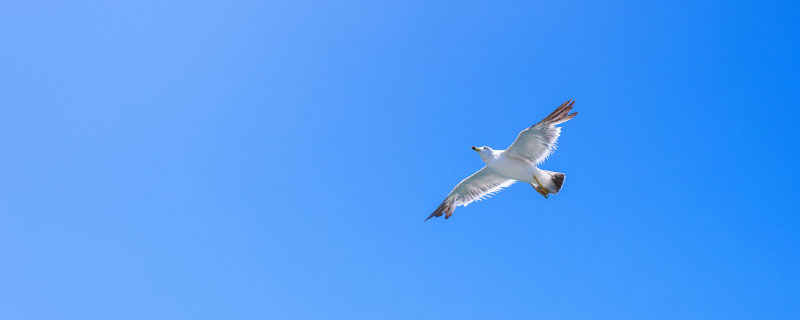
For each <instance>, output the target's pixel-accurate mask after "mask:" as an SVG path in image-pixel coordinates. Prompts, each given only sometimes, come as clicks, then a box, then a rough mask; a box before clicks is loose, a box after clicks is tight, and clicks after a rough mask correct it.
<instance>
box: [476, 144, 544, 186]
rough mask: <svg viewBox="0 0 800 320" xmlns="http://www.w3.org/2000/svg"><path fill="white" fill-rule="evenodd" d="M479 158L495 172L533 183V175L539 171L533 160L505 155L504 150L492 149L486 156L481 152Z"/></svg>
mask: <svg viewBox="0 0 800 320" xmlns="http://www.w3.org/2000/svg"><path fill="white" fill-rule="evenodd" d="M481 160H483V162H484V163H486V166H487V167H489V169H491V170H493V171H494V172H496V173H497V174H499V175H501V176H503V177H505V178H508V179H514V180H517V181H521V182H527V183H534V182H535V181H534V180H533V175H534V174H535V173H536V171H541V170H540V169H539V168H537V167H536V165H534V164H533V162H530V161H527V160H524V159H520V158H514V157H511V156H508V155H506V153H505V150H492V151H491V154H490V155H488V156H486V157H483V154H481Z"/></svg>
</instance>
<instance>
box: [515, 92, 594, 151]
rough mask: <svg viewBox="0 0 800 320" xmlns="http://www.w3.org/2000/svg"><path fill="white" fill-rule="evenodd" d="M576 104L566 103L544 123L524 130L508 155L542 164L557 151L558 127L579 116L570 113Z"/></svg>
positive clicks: (541, 122) (573, 102)
mask: <svg viewBox="0 0 800 320" xmlns="http://www.w3.org/2000/svg"><path fill="white" fill-rule="evenodd" d="M574 104H575V101H572V100H569V101H567V102H564V103H563V104H561V106H559V107H558V108H556V110H554V111H553V112H552V113H550V115H548V116H547V117H544V119H542V121H539V123H537V124H535V125H533V126H531V127H530V128H528V129H525V130H522V132H520V133H519V135H518V136H517V140H514V143H512V144H511V146H510V147H508V149H507V150H506V154H507V155H509V156H511V157H515V158H519V159H524V160H527V161H530V162H533V163H535V164H537V165H538V164H540V163H542V162H543V161H544V160H545V159H547V157H548V156H550V154H551V153H552V152H553V150H555V149H556V142H557V141H558V136H559V135H561V128H559V127H556V125H557V124H560V123H563V122H567V121H568V120H569V119H572V118H575V116H576V115H578V113H577V112H575V113H572V114H570V113H569V111H570V110H572V105H574Z"/></svg>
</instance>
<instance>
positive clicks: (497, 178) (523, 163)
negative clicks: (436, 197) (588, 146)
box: [425, 100, 578, 221]
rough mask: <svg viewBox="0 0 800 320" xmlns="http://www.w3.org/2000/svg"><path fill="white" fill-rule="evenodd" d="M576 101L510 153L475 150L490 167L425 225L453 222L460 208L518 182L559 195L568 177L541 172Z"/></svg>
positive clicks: (449, 197)
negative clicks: (436, 220)
mask: <svg viewBox="0 0 800 320" xmlns="http://www.w3.org/2000/svg"><path fill="white" fill-rule="evenodd" d="M574 104H575V101H572V100H569V101H567V102H564V103H563V104H561V106H559V107H558V108H556V110H555V111H553V112H552V113H550V115H549V116H547V117H545V118H544V119H542V121H539V123H537V124H535V125H533V126H531V127H530V128H527V129H525V130H522V132H520V133H519V135H518V136H517V140H514V143H512V144H511V146H509V147H508V149H506V150H493V149H492V148H489V147H480V148H476V147H472V150H475V151H477V152H478V154H480V156H481V160H483V162H484V163H486V166H485V167H483V169H480V170H478V172H475V173H474V174H472V175H471V176H469V177H467V178H466V179H464V180H462V181H461V182H460V183H459V184H458V185H456V187H455V188H453V191H450V194H448V195H447V198H445V199H444V201H442V204H440V205H439V207H438V208H436V210H435V211H433V213H431V215H430V216H428V218H427V219H425V221H428V219H430V218H433V217H440V216H441V215H442V214H444V215H445V216H444V218H445V219H447V218H450V216H451V215H452V214H453V211H455V209H456V207H458V206H467V205H468V204H470V203H472V202H473V201H475V200H483V199H484V198H486V197H489V196H491V195H492V194H495V193H497V192H499V191H500V190H503V188H506V187H508V186H510V185H512V184H514V182H517V181H523V182H527V183H530V184H531V186H533V188H534V189H536V191H538V192H539V194H541V195H542V196H544V197H545V198H547V197H548V194H556V193H558V192H559V191H560V190H561V186H562V185H563V184H564V177H565V175H564V174H563V173H560V172H553V171H547V170H542V169H539V168H537V166H538V165H540V164H542V162H544V160H546V159H547V157H548V156H550V154H551V153H553V151H554V150H555V149H556V142H557V141H558V136H559V135H560V134H561V128H560V127H556V125H557V124H560V123H563V122H566V121H568V120H570V119H572V118H574V117H575V116H576V115H578V113H577V112H575V113H572V114H570V113H569V111H570V110H572V105H574Z"/></svg>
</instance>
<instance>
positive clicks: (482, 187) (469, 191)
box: [425, 167, 517, 221]
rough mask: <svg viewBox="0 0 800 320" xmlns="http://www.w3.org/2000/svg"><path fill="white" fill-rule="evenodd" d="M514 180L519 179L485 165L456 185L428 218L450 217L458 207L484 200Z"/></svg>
mask: <svg viewBox="0 0 800 320" xmlns="http://www.w3.org/2000/svg"><path fill="white" fill-rule="evenodd" d="M514 182H517V181H516V180H514V179H508V178H506V177H503V176H501V175H499V174H497V173H495V172H494V170H492V169H489V167H483V169H480V170H478V172H475V173H473V174H472V175H471V176H469V177H467V178H466V179H464V180H462V181H461V182H460V183H459V184H458V185H456V187H455V188H453V191H450V194H448V195H447V198H445V199H444V201H442V204H440V205H439V207H438V208H436V210H435V211H433V213H431V215H430V216H428V219H430V218H433V217H439V216H441V215H442V214H445V216H444V218H445V219H447V218H450V216H451V215H452V214H453V211H455V210H456V207H458V206H466V205H468V204H470V203H472V202H473V201H475V200H483V199H484V198H486V197H489V196H491V195H492V194H495V193H497V192H498V191H500V190H502V189H503V188H505V187H508V186H510V185H512V184H514ZM428 219H425V221H428Z"/></svg>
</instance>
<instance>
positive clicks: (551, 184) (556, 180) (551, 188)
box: [536, 170, 567, 194]
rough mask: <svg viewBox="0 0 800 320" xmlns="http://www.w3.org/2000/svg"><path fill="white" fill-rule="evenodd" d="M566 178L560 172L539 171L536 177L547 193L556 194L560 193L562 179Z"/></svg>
mask: <svg viewBox="0 0 800 320" xmlns="http://www.w3.org/2000/svg"><path fill="white" fill-rule="evenodd" d="M566 177H567V176H566V175H565V174H563V173H561V172H554V171H547V170H540V172H539V174H538V176H537V177H536V178H537V179H538V180H539V182H540V183H541V184H542V187H544V188H545V189H546V190H547V192H548V193H551V194H556V193H558V192H559V191H561V187H562V186H563V185H564V178H566Z"/></svg>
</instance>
